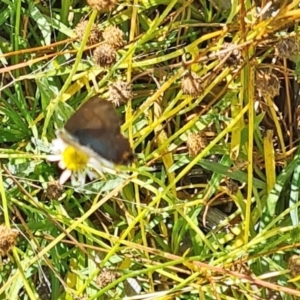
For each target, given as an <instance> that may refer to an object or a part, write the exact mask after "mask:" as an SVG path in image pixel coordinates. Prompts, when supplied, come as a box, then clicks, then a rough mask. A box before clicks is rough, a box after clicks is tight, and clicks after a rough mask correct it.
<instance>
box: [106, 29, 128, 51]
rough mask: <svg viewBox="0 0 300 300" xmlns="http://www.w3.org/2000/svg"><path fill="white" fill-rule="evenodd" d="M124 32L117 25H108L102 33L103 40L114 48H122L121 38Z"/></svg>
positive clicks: (122, 41)
mask: <svg viewBox="0 0 300 300" xmlns="http://www.w3.org/2000/svg"><path fill="white" fill-rule="evenodd" d="M123 36H124V32H123V31H122V30H121V29H120V28H118V27H117V26H108V27H106V28H105V29H104V31H103V33H102V38H103V40H104V41H105V42H106V43H107V44H110V45H111V46H113V47H114V48H115V49H116V50H118V49H120V48H122V47H123V46H124V44H125V41H124V40H123Z"/></svg>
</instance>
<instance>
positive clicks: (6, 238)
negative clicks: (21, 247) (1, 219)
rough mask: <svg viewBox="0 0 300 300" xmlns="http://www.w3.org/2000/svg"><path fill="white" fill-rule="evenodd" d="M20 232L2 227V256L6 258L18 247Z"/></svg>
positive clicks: (0, 249) (0, 236) (0, 250)
mask: <svg viewBox="0 0 300 300" xmlns="http://www.w3.org/2000/svg"><path fill="white" fill-rule="evenodd" d="M17 236H18V232H16V231H14V230H12V229H10V228H7V227H6V226H4V225H0V255H1V256H4V255H7V253H8V252H9V251H10V250H11V249H12V248H13V247H14V246H15V245H16V239H17Z"/></svg>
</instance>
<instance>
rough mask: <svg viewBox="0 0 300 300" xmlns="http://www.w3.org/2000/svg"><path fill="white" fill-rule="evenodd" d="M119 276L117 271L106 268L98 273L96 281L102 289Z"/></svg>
mask: <svg viewBox="0 0 300 300" xmlns="http://www.w3.org/2000/svg"><path fill="white" fill-rule="evenodd" d="M118 277H119V274H118V273H117V272H114V271H111V270H105V269H104V270H102V271H101V273H100V274H99V275H98V277H97V279H96V283H97V285H98V286H99V287H100V289H102V288H104V287H106V286H107V285H109V284H110V283H112V282H113V281H114V280H116V279H117V278H118Z"/></svg>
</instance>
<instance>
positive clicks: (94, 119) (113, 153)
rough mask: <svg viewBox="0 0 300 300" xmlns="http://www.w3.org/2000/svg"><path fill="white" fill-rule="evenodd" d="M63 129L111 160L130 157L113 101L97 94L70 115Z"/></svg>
mask: <svg viewBox="0 0 300 300" xmlns="http://www.w3.org/2000/svg"><path fill="white" fill-rule="evenodd" d="M65 129H66V131H67V132H68V133H69V134H70V135H71V136H73V137H74V138H76V140H77V141H78V142H79V144H81V145H82V146H86V147H88V148H90V149H92V150H93V151H94V152H95V153H96V154H98V155H99V156H101V157H103V158H105V159H107V160H109V161H111V162H114V163H116V164H124V163H129V162H130V161H131V160H132V158H133V153H132V150H131V147H130V145H129V142H128V140H127V139H126V138H124V137H123V135H122V134H121V132H120V120H119V118H118V116H117V113H116V111H115V109H114V106H113V104H112V103H110V102H108V101H105V100H103V99H101V98H99V97H97V96H95V97H92V98H90V99H89V100H88V101H87V102H85V103H84V104H83V105H82V106H81V107H80V108H79V109H78V110H77V111H76V112H75V113H74V114H73V115H72V116H71V118H70V119H69V120H68V121H67V123H66V125H65Z"/></svg>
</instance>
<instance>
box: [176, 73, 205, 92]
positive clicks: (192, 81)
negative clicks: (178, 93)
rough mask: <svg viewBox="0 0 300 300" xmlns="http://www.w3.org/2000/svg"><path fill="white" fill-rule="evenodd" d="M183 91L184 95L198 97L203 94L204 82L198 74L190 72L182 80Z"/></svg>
mask: <svg viewBox="0 0 300 300" xmlns="http://www.w3.org/2000/svg"><path fill="white" fill-rule="evenodd" d="M181 89H182V92H183V93H184V94H187V95H190V96H192V97H198V96H200V95H201V94H202V93H203V87H202V80H201V78H200V76H198V75H197V74H196V73H193V72H188V73H187V74H186V75H185V76H183V78H182V79H181Z"/></svg>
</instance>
